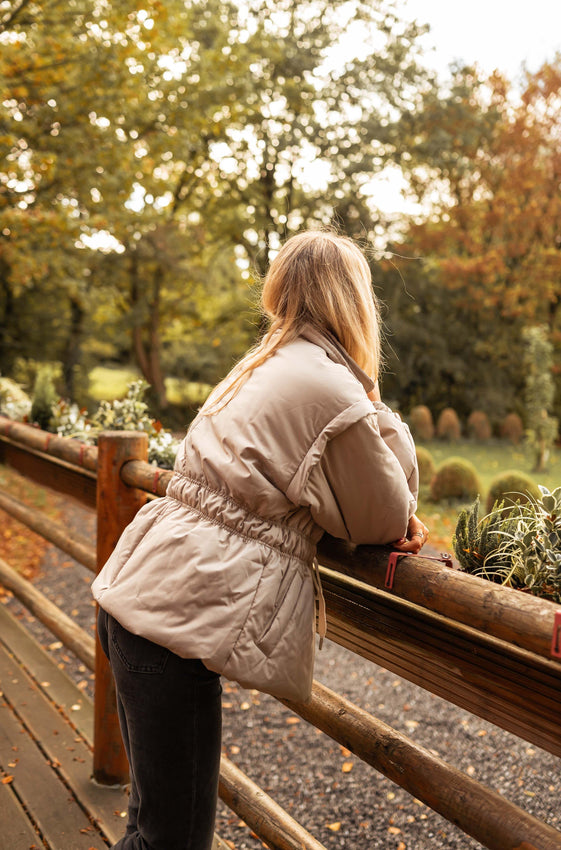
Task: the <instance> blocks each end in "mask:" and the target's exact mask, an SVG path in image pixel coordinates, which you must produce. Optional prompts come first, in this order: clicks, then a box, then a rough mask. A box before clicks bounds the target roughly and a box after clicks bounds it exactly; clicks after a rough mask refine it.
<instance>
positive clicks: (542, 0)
mask: <svg viewBox="0 0 561 850" xmlns="http://www.w3.org/2000/svg"><path fill="white" fill-rule="evenodd" d="M396 6H397V8H398V9H399V11H400V16H401V17H403V18H407V19H410V20H413V19H416V20H417V21H419V22H420V23H421V22H422V23H428V24H430V28H431V31H430V33H429V34H428V35H427V36H425V43H426V45H427V50H430V48H431V47H434V50H433V51H432V52H430V53H427V60H429V61H428V62H427V64H430V65H431V67H433V68H435V69H436V70H437V71H439V72H442V73H445V72H446V69H447V67H448V65H449V64H450V63H451V62H453V61H454V60H456V59H461V60H464V61H465V62H467V63H471V62H477V64H478V65H479V66H480V67H481V68H482V69H483V70H485V71H488V72H491V71H494V70H495V69H498V70H500V71H503V72H504V73H505V75H506V76H507V77H508V78H509V79H510V80H512V81H514V80H515V79H516V77H517V76H518V75H519V74H520V70H521V66H522V64H523V63H524V62H525V63H526V64H527V66H528V68H529V70H530V71H536V70H537V69H538V68H539V67H540V65H542V64H543V62H544V61H545V60H548V59H553V57H554V55H555V52H556V51H559V52H561V0H470V2H469V3H465V2H463V3H460V2H458V0H396Z"/></svg>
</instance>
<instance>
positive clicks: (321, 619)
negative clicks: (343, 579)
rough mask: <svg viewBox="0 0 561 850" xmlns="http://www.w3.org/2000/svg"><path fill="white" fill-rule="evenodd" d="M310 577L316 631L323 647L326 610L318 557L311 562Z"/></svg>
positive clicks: (325, 629) (325, 630)
mask: <svg viewBox="0 0 561 850" xmlns="http://www.w3.org/2000/svg"><path fill="white" fill-rule="evenodd" d="M312 579H313V581H314V594H315V598H316V601H317V632H318V635H319V648H320V649H321V648H322V647H323V640H324V638H325V635H326V632H327V611H326V607H325V596H324V595H323V588H322V586H321V578H320V574H319V564H318V559H317V558H314V560H313V562H312Z"/></svg>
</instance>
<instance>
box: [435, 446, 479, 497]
mask: <svg viewBox="0 0 561 850" xmlns="http://www.w3.org/2000/svg"><path fill="white" fill-rule="evenodd" d="M480 492H481V483H480V481H479V476H478V474H477V470H476V469H475V467H474V466H473V464H471V463H470V462H469V461H467V460H464V458H461V457H451V458H448V459H447V460H445V461H444V462H443V463H442V464H440V466H439V467H438V469H437V470H436V473H435V475H434V476H433V479H432V481H431V488H430V494H431V499H433V500H434V501H435V502H440V501H443V500H448V501H452V500H460V499H462V500H464V501H465V500H467V499H474V498H475V497H476V496H477V495H478V494H479V493H480Z"/></svg>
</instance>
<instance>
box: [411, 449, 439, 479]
mask: <svg viewBox="0 0 561 850" xmlns="http://www.w3.org/2000/svg"><path fill="white" fill-rule="evenodd" d="M415 450H416V452H417V464H418V467H419V484H420V485H421V487H422V486H424V485H427V486H428V485H429V484H430V483H431V481H432V479H433V476H434V473H435V470H436V466H435V463H434V458H433V456H432V455H431V453H430V452H429V450H428V449H425V448H423V447H422V446H416V449H415Z"/></svg>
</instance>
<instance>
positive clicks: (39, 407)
mask: <svg viewBox="0 0 561 850" xmlns="http://www.w3.org/2000/svg"><path fill="white" fill-rule="evenodd" d="M57 398H58V395H57V392H56V389H55V383H54V373H53V369H52V367H51V366H50V365H48V364H46V365H44V366H41V367H40V368H39V369H38V370H37V374H36V376H35V384H34V387H33V397H32V399H31V412H30V414H29V418H30V420H31V422H35V423H36V424H37V425H39V427H40V428H43V429H44V430H46V429H47V428H48V427H49V424H50V421H51V416H52V414H53V406H54V404H55V403H56V400H57Z"/></svg>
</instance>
